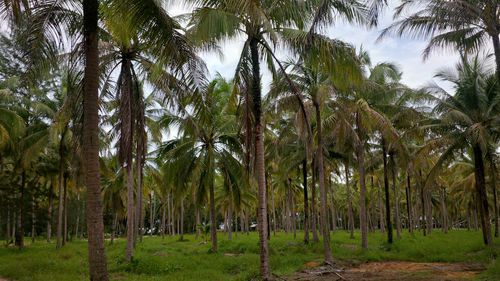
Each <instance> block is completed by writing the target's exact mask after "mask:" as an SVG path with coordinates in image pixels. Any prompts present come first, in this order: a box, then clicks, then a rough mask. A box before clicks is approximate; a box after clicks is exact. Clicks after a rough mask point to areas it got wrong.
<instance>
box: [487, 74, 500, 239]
mask: <svg viewBox="0 0 500 281" xmlns="http://www.w3.org/2000/svg"><path fill="white" fill-rule="evenodd" d="M499 81H500V80H499ZM487 157H488V162H489V164H490V178H491V180H490V182H491V192H492V193H493V212H495V213H494V214H493V217H494V220H495V237H498V236H499V233H498V231H499V229H498V228H499V226H498V223H499V219H498V215H499V214H498V199H497V198H498V195H497V168H496V165H495V159H494V156H493V152H492V151H488V152H487Z"/></svg>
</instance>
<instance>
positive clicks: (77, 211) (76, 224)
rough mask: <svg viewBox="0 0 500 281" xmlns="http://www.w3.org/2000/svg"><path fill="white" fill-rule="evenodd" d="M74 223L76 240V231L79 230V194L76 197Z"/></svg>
mask: <svg viewBox="0 0 500 281" xmlns="http://www.w3.org/2000/svg"><path fill="white" fill-rule="evenodd" d="M76 204H77V205H76V206H77V208H76V222H75V238H76V239H78V230H79V228H80V192H79V191H78V193H77V195H76Z"/></svg>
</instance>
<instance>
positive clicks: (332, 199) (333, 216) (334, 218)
mask: <svg viewBox="0 0 500 281" xmlns="http://www.w3.org/2000/svg"><path fill="white" fill-rule="evenodd" d="M329 179H330V188H331V192H332V195H331V196H330V199H331V204H332V206H331V207H332V231H336V230H337V211H336V210H335V200H334V189H333V184H332V178H331V177H330V178H329Z"/></svg>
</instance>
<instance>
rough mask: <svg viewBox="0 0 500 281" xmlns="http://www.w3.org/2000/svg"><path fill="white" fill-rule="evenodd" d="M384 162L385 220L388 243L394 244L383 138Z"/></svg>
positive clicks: (383, 140) (383, 141)
mask: <svg viewBox="0 0 500 281" xmlns="http://www.w3.org/2000/svg"><path fill="white" fill-rule="evenodd" d="M382 160H383V163H384V191H385V220H386V226H387V242H388V243H389V244H391V243H392V240H393V239H392V223H391V201H390V200H391V198H390V196H389V176H388V171H387V152H386V144H385V139H384V138H382Z"/></svg>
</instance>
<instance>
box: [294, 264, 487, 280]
mask: <svg viewBox="0 0 500 281" xmlns="http://www.w3.org/2000/svg"><path fill="white" fill-rule="evenodd" d="M313 265H314V263H307V264H306V266H308V267H311V266H313ZM340 267H341V268H342V269H341V270H333V269H332V268H330V267H324V266H318V267H313V268H310V269H307V270H304V271H302V272H299V273H296V274H294V275H292V276H290V277H289V278H288V279H287V280H289V281H292V280H293V281H312V280H314V281H327V280H329V281H332V280H351V281H358V280H363V281H399V280H405V281H445V280H446V281H458V280H472V279H473V278H474V277H475V275H476V274H478V273H479V272H481V271H482V270H484V267H483V266H481V265H477V264H463V263H415V262H370V263H363V264H360V265H357V266H350V265H341V266H340Z"/></svg>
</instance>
